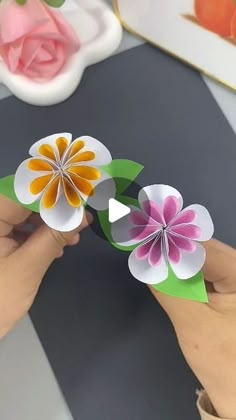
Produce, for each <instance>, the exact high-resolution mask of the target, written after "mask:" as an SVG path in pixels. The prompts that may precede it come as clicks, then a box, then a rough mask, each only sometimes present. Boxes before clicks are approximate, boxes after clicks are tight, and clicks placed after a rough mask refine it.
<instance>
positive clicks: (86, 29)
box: [0, 0, 122, 106]
mask: <svg viewBox="0 0 236 420" xmlns="http://www.w3.org/2000/svg"><path fill="white" fill-rule="evenodd" d="M60 11H61V12H62V13H63V14H64V16H65V17H66V19H67V20H68V22H69V23H70V24H71V25H72V26H73V27H74V29H75V30H76V32H77V34H78V36H79V39H80V41H81V48H80V50H79V51H78V52H77V53H76V54H74V55H73V56H72V58H71V59H70V60H69V62H68V64H67V65H66V66H65V67H64V69H63V72H62V73H60V74H59V75H58V76H57V77H55V78H54V79H52V80H51V81H50V82H46V83H37V82H33V81H31V80H29V79H27V78H26V77H24V76H21V75H16V74H12V73H10V72H9V70H8V69H7V67H6V65H5V64H4V62H3V61H2V60H1V59H0V83H3V84H4V85H5V86H7V87H8V88H9V89H10V90H11V92H12V93H13V94H14V95H15V96H17V97H18V98H19V99H21V100H22V101H24V102H28V103H29V104H33V105H41V106H43V105H54V104H57V103H59V102H62V101H64V100H65V99H67V98H68V97H69V96H71V95H72V93H73V92H74V91H75V90H76V88H77V87H78V85H79V83H80V80H81V77H82V75H83V72H84V70H85V68H86V67H87V66H88V65H90V64H94V63H97V62H99V61H101V60H104V59H105V58H107V57H109V56H110V55H111V54H112V53H113V52H114V51H115V50H116V49H117V48H118V46H119V44H120V41H121V37H122V29H121V25H120V23H119V21H118V19H117V18H116V17H115V15H114V14H113V12H112V11H111V9H110V8H109V7H108V6H106V5H105V4H104V3H103V2H102V1H101V0H66V1H65V4H64V5H63V7H62V8H60Z"/></svg>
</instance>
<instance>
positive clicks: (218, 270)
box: [203, 239, 236, 293]
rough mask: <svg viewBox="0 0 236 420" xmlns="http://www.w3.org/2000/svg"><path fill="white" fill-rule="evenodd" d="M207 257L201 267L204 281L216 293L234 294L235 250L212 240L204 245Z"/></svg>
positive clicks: (235, 286) (235, 280) (235, 289)
mask: <svg viewBox="0 0 236 420" xmlns="http://www.w3.org/2000/svg"><path fill="white" fill-rule="evenodd" d="M204 246H205V248H206V251H207V257H206V262H205V264H204V267H203V274H204V277H205V279H206V280H207V281H208V282H210V283H212V284H213V286H214V290H215V291H216V292H218V293H235V292H236V250H235V249H233V248H231V247H230V246H228V245H225V244H224V243H222V242H220V241H217V240H216V239H212V240H211V241H208V242H206V243H205V244H204Z"/></svg>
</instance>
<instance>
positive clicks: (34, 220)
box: [27, 213, 44, 227]
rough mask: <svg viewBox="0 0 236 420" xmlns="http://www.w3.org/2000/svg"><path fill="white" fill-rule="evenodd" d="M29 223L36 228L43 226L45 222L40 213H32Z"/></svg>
mask: <svg viewBox="0 0 236 420" xmlns="http://www.w3.org/2000/svg"><path fill="white" fill-rule="evenodd" d="M27 223H29V224H30V225H32V226H34V227H39V226H41V225H43V223H44V222H43V220H42V218H41V216H40V215H39V214H38V213H32V214H31V215H30V217H28V219H27Z"/></svg>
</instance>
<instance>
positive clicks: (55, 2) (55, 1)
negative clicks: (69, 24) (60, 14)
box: [44, 0, 65, 8]
mask: <svg viewBox="0 0 236 420" xmlns="http://www.w3.org/2000/svg"><path fill="white" fill-rule="evenodd" d="M44 1H45V3H47V4H48V6H51V7H55V8H58V7H61V6H62V5H63V4H64V3H65V0H44Z"/></svg>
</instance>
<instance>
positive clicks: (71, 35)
mask: <svg viewBox="0 0 236 420" xmlns="http://www.w3.org/2000/svg"><path fill="white" fill-rule="evenodd" d="M52 17H53V19H54V21H55V23H56V25H57V28H58V31H59V32H60V33H61V34H62V35H63V36H64V39H65V40H66V42H67V44H68V47H69V49H70V51H71V52H75V51H77V50H78V49H79V47H80V41H79V39H78V36H77V34H76V32H75V30H74V29H73V28H72V26H71V25H68V23H67V22H66V21H65V19H64V18H63V16H62V15H61V13H60V12H57V11H54V10H52Z"/></svg>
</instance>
